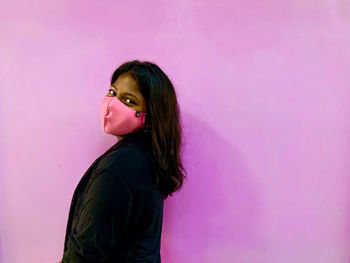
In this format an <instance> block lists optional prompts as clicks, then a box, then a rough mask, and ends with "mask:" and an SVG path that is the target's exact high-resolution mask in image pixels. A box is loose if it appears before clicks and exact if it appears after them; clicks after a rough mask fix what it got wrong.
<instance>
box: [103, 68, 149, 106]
mask: <svg viewBox="0 0 350 263" xmlns="http://www.w3.org/2000/svg"><path fill="white" fill-rule="evenodd" d="M106 96H107V97H113V96H115V97H117V99H119V100H120V101H121V102H123V103H124V104H125V105H126V106H128V107H129V108H131V109H133V110H136V111H142V112H146V102H145V98H144V97H143V96H142V94H141V92H140V90H139V88H138V86H137V82H136V81H135V80H134V79H133V78H132V77H131V76H130V74H129V73H123V74H121V75H119V77H118V79H117V80H116V82H114V83H113V84H112V85H111V87H110V89H109V90H108V93H107V94H106Z"/></svg>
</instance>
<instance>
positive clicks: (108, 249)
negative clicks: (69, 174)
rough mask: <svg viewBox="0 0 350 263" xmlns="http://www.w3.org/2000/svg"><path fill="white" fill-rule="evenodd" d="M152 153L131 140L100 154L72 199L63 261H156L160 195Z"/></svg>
mask: <svg viewBox="0 0 350 263" xmlns="http://www.w3.org/2000/svg"><path fill="white" fill-rule="evenodd" d="M151 158H152V157H151V155H150V152H149V151H148V150H147V149H146V148H144V147H141V146H140V145H138V144H135V143H131V144H128V145H125V146H123V147H122V148H119V149H117V150H115V151H111V152H109V153H108V154H106V153H105V154H103V155H101V156H100V157H99V158H98V159H96V160H95V162H94V163H93V164H92V165H91V166H90V167H89V168H88V170H87V171H86V172H85V174H84V175H83V177H82V178H81V180H80V181H79V183H78V185H77V187H76V189H75V191H74V194H73V198H72V202H71V206H70V211H69V217H68V223H67V228H66V235H65V241H64V253H63V258H62V262H63V263H92V262H113V263H129V262H130V263H131V262H135V263H136V262H140V263H141V262H142V263H151V262H152V263H160V262H161V257H160V243H161V232H162V220H163V199H162V197H161V194H160V191H159V189H158V187H157V183H156V177H155V173H154V170H153V168H152V167H153V166H152V164H151V163H153V162H154V159H151Z"/></svg>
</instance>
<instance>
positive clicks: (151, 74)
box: [105, 60, 187, 199]
mask: <svg viewBox="0 0 350 263" xmlns="http://www.w3.org/2000/svg"><path fill="white" fill-rule="evenodd" d="M123 73H128V74H130V75H131V76H132V78H133V79H134V80H135V81H136V82H137V84H138V87H139V90H140V92H141V94H142V95H143V97H144V98H145V101H146V110H147V113H148V114H146V119H145V125H144V126H143V128H141V129H140V130H138V131H136V132H133V133H129V134H127V135H125V136H124V137H123V139H122V140H120V141H118V142H117V143H116V144H115V145H113V146H112V147H111V148H109V149H108V150H107V151H106V153H109V152H110V151H112V150H115V149H117V148H120V147H121V146H122V145H125V144H128V143H130V142H131V141H134V142H135V141H136V142H138V143H139V144H142V145H143V146H146V147H147V148H148V149H151V153H152V159H153V164H154V167H155V168H156V170H155V171H156V179H157V183H158V187H159V190H160V192H161V194H162V197H163V199H166V198H167V197H168V196H169V195H170V196H172V194H173V192H175V191H179V190H180V189H181V187H182V185H183V180H184V178H186V175H185V173H186V171H185V169H184V167H183V165H182V163H181V157H180V150H181V146H182V144H181V135H182V128H181V124H180V112H179V105H178V103H177V99H176V93H175V89H174V87H173V84H172V83H171V81H170V79H169V78H168V76H167V75H166V74H165V73H164V72H163V71H162V70H161V69H160V68H159V67H158V66H157V65H156V64H154V63H151V62H149V61H144V62H141V61H139V60H133V61H128V62H125V63H123V64H122V65H120V66H119V67H118V68H117V69H116V70H115V71H114V73H113V74H112V77H111V84H113V83H114V82H115V81H116V80H117V78H118V76H119V75H121V74H123ZM146 124H149V128H148V129H147V128H146ZM106 153H105V154H106ZM186 179H187V178H186Z"/></svg>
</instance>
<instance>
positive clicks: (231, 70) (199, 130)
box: [0, 0, 350, 263]
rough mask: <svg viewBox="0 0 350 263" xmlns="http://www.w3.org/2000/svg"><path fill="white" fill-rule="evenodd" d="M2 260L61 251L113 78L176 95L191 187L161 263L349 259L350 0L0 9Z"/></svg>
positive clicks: (98, 139) (176, 201) (179, 0)
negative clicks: (121, 75)
mask: <svg viewBox="0 0 350 263" xmlns="http://www.w3.org/2000/svg"><path fill="white" fill-rule="evenodd" d="M0 17H1V20H0V206H1V207H0V208H1V213H0V262H1V263H22V262H26V263H37V262H42V263H45V262H47V263H51V262H58V261H59V260H60V259H61V257H62V252H63V242H64V233H65V227H66V223H67V217H68V209H69V205H70V201H71V198H72V194H73V191H74V189H75V187H76V184H77V183H78V181H79V180H80V178H81V177H82V175H83V173H84V172H85V171H86V169H87V168H88V167H89V165H90V164H91V163H92V162H93V161H94V160H95V159H96V158H97V157H98V156H99V155H100V154H102V153H103V152H104V151H105V150H106V149H107V148H108V147H110V146H111V145H112V144H113V143H115V142H116V138H115V137H113V136H111V135H107V134H105V133H104V132H103V131H102V129H101V127H100V119H99V107H100V102H101V99H102V97H103V96H104V95H105V94H106V92H107V89H108V87H109V79H110V76H111V74H112V72H113V70H114V69H115V68H116V67H117V66H119V65H120V64H121V63H123V62H125V61H127V60H131V59H140V60H149V61H152V62H154V63H156V64H158V65H159V66H160V67H161V68H162V69H163V70H164V71H165V72H166V73H167V74H168V76H169V78H170V79H171V80H172V81H173V84H174V85H175V88H176V91H177V94H178V100H179V104H180V106H181V114H182V121H183V127H184V150H183V153H182V156H183V162H184V165H185V168H186V169H187V173H188V180H187V181H185V185H184V187H183V189H182V191H180V192H178V193H176V194H174V195H173V196H172V197H170V198H169V199H167V200H166V201H165V211H164V222H163V234H162V248H161V256H162V262H166V263H178V262H182V263H198V262H200V263H217V262H221V263H232V262H238V263H281V262H283V263H310V262H312V263H313V262H317V263H347V262H350V228H349V227H350V199H349V197H350V194H349V184H350V178H349V175H350V161H349V156H350V85H349V80H350V2H349V1H347V0H339V1H336V0H290V1H279V0H266V1H261V0H249V1H247V0H234V1H232V0H225V1H222V0H221V1H220V0H219V1H209V0H201V1H199V0H186V1H185V0H176V1H175V0H172V1H43V0H40V1H23V0H22V1H9V0H3V1H1V3H0Z"/></svg>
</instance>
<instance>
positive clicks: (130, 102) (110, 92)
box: [108, 89, 135, 104]
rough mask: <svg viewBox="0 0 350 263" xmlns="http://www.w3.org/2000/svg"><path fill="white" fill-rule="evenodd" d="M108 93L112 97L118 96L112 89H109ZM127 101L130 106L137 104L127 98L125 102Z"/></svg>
mask: <svg viewBox="0 0 350 263" xmlns="http://www.w3.org/2000/svg"><path fill="white" fill-rule="evenodd" d="M113 92H114V94H113ZM108 93H109V94H111V95H116V92H115V91H114V90H112V89H109V90H108ZM126 100H128V101H127V103H129V104H135V103H134V101H133V100H131V99H129V98H126V99H125V101H126Z"/></svg>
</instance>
